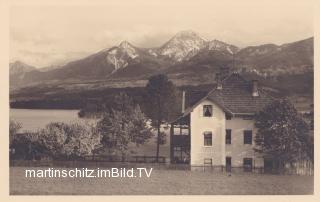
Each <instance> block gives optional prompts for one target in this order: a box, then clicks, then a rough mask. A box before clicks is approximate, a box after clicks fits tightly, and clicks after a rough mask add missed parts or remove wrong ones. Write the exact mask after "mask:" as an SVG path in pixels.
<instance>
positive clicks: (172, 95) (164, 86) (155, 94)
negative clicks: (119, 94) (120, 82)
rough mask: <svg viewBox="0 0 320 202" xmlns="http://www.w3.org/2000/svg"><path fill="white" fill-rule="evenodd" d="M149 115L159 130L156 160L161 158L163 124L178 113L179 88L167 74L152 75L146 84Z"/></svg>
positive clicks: (153, 124)
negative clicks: (177, 88)
mask: <svg viewBox="0 0 320 202" xmlns="http://www.w3.org/2000/svg"><path fill="white" fill-rule="evenodd" d="M146 90H147V100H148V106H147V110H146V111H147V115H148V117H149V118H150V119H151V124H152V126H153V127H154V128H155V129H156V130H157V142H156V143H157V151H156V161H157V162H158V159H159V148H160V144H161V142H163V140H162V137H163V135H162V133H161V130H160V129H161V124H163V123H164V122H166V121H168V120H169V119H170V118H171V117H172V116H173V115H175V114H176V113H177V111H176V110H177V109H178V108H177V106H176V105H177V90H176V88H175V86H174V84H173V83H172V82H171V81H170V80H169V79H168V77H167V76H166V75H163V74H160V75H155V76H152V77H151V78H150V79H149V81H148V84H147V86H146Z"/></svg>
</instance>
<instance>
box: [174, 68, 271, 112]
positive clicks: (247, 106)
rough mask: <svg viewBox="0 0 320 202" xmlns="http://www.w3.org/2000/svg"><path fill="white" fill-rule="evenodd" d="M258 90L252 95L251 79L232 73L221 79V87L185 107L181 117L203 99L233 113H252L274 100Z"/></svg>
mask: <svg viewBox="0 0 320 202" xmlns="http://www.w3.org/2000/svg"><path fill="white" fill-rule="evenodd" d="M258 92H259V96H256V97H254V96H252V81H247V80H245V79H244V78H243V77H241V76H240V75H239V74H238V73H233V74H231V75H230V76H228V77H226V78H225V79H224V80H223V81H222V89H220V90H219V89H216V88H214V89H213V90H211V91H210V92H209V93H208V94H207V95H206V96H205V97H204V98H202V99H201V100H200V101H198V102H197V103H196V104H194V105H193V106H191V107H189V108H188V109H186V110H185V113H184V114H183V115H182V116H181V117H184V116H186V115H188V114H189V113H190V112H191V111H192V110H193V109H194V108H195V107H196V106H197V105H198V104H199V103H200V102H202V101H203V100H210V101H212V102H214V103H215V104H217V105H218V106H219V107H221V108H222V109H223V110H224V111H225V112H227V113H230V114H233V115H235V114H244V115H246V114H248V115H250V114H252V115H253V114H255V113H256V112H258V111H260V110H262V109H263V108H264V106H265V105H266V104H268V103H270V102H272V101H273V100H274V98H273V97H271V96H270V95H268V94H267V93H266V92H265V91H263V90H262V89H261V88H259V87H258ZM181 117H180V118H181Z"/></svg>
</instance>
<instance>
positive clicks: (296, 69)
mask: <svg viewBox="0 0 320 202" xmlns="http://www.w3.org/2000/svg"><path fill="white" fill-rule="evenodd" d="M221 71H223V72H227V73H228V72H231V71H237V72H245V73H254V74H256V75H259V76H261V77H264V78H265V77H268V76H283V75H292V74H304V73H306V72H313V37H311V38H308V39H304V40H301V41H296V42H293V43H287V44H283V45H275V44H263V45H258V46H249V47H245V48H239V47H237V46H235V45H232V44H228V43H225V42H222V41H219V40H205V39H203V38H202V37H200V36H199V35H198V34H197V33H195V32H193V31H182V32H179V33H177V34H176V35H175V36H173V37H172V38H171V39H170V40H169V41H167V42H166V43H164V44H163V45H162V46H160V47H157V48H140V47H136V46H134V45H132V44H131V43H130V42H128V41H123V42H121V43H120V44H119V45H117V46H114V47H111V48H107V49H104V50H101V51H99V52H97V53H94V54H92V55H90V56H88V57H85V58H82V59H79V60H75V61H71V62H69V63H67V64H65V65H62V66H59V67H54V66H53V67H47V68H40V69H37V68H35V67H32V66H30V65H27V64H24V63H22V62H19V61H16V62H14V63H10V88H13V89H19V88H21V87H25V86H29V85H38V84H44V83H51V84H52V83H57V84H61V83H68V82H78V83H79V82H80V83H81V82H83V83H85V82H88V81H112V82H123V81H137V80H146V79H147V78H148V77H150V76H151V75H153V74H158V73H164V74H167V75H168V76H169V78H172V79H173V80H174V81H177V82H178V83H179V80H184V81H185V82H187V84H188V82H189V84H192V82H193V81H194V80H197V81H199V82H200V83H201V82H204V83H205V82H207V83H210V81H211V80H212V79H213V78H214V77H213V76H212V75H214V74H215V73H217V72H221ZM128 86H130V82H129V83H128Z"/></svg>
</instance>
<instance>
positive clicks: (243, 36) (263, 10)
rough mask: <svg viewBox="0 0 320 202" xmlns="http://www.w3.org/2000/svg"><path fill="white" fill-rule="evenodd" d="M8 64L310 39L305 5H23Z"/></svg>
mask: <svg viewBox="0 0 320 202" xmlns="http://www.w3.org/2000/svg"><path fill="white" fill-rule="evenodd" d="M9 26H10V61H11V62H13V61H15V60H20V61H22V62H25V63H27V64H29V65H33V66H35V67H45V66H51V65H61V64H64V63H66V62H68V61H72V60H75V59H79V58H81V57H85V56H87V55H90V54H92V53H95V52H98V51H99V50H101V49H106V48H110V47H112V46H115V45H118V44H119V43H120V42H121V41H123V40H127V41H129V42H130V43H132V44H133V45H135V46H137V47H145V48H148V47H157V46H161V45H162V44H164V43H165V42H166V41H168V40H169V39H170V38H171V37H173V36H174V35H175V34H176V33H177V32H179V31H182V30H193V31H195V32H197V33H198V34H199V35H200V36H201V37H203V38H204V39H207V40H213V39H218V40H221V41H224V42H227V43H230V44H233V45H236V46H239V47H245V46H252V45H261V44H265V43H274V44H279V45H280V44H283V43H288V42H293V41H297V40H302V39H305V38H308V37H311V36H313V5H312V1H295V0H291V1H286V0H278V1H263V0H260V1H254V0H242V1H229V0H225V1H221V0H220V1H213V0H211V1H205V0H194V1H193V0H191V1H180V0H175V1H173V0H172V1H166V0H162V1H159V0H154V1H152V0H148V1H146V0H131V1H125V2H124V1H112V0H111V1H110V0H109V1H107V2H105V1H104V2H103V3H99V4H78V5H75V4H50V5H48V4H40V3H39V4H30V5H28V4H23V5H13V6H11V9H10V25H9Z"/></svg>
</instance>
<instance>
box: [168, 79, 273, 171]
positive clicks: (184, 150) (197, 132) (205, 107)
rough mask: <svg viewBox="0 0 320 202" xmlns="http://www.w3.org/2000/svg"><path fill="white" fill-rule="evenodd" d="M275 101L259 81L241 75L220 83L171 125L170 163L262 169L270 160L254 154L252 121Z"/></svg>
mask: <svg viewBox="0 0 320 202" xmlns="http://www.w3.org/2000/svg"><path fill="white" fill-rule="evenodd" d="M272 100H273V98H272V97H270V96H269V95H267V94H266V93H265V92H263V91H262V90H261V89H259V88H258V83H257V81H247V80H245V79H244V78H242V77H241V76H240V75H239V74H236V73H234V74H231V75H230V76H228V77H227V78H225V79H224V80H222V81H220V80H218V82H217V85H216V87H215V88H214V89H212V90H211V91H210V92H209V93H208V94H207V95H206V96H205V97H204V98H202V99H201V100H200V101H198V102H197V103H195V104H194V105H192V106H190V107H189V108H187V109H186V110H184V111H183V114H182V115H181V116H180V117H179V118H178V119H176V120H175V121H174V122H172V123H171V135H170V140H171V142H170V154H171V155H170V159H171V162H172V163H186V164H190V165H191V166H214V167H221V168H226V169H227V170H231V169H232V168H243V169H245V170H246V171H251V170H253V169H256V168H263V167H264V164H265V162H266V161H267V159H264V158H263V157H262V156H261V154H259V153H257V152H255V151H254V147H255V142H254V138H255V134H256V131H257V130H256V128H255V127H254V119H253V118H254V115H255V114H256V113H257V112H258V111H259V110H261V109H262V108H263V107H264V106H265V105H266V104H268V103H270V102H271V101H272ZM183 103H184V101H183Z"/></svg>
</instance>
